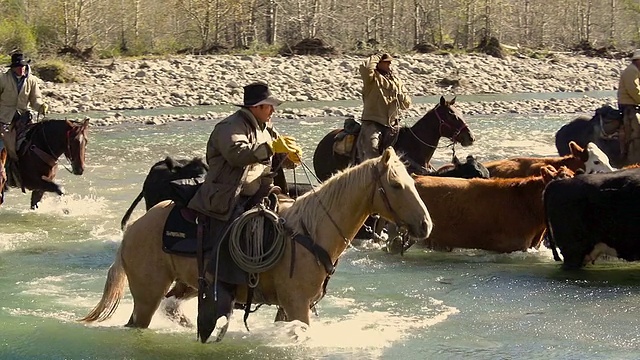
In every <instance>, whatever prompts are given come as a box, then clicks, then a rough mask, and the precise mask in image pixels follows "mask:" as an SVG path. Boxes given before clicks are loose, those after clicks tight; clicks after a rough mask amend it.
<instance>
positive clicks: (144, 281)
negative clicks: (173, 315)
mask: <svg viewBox="0 0 640 360" xmlns="http://www.w3.org/2000/svg"><path fill="white" fill-rule="evenodd" d="M127 275H129V274H127ZM128 280H129V290H131V296H132V297H133V313H131V317H130V318H129V321H128V322H127V324H126V325H125V326H127V327H136V328H148V327H149V323H151V318H152V317H153V314H154V313H155V312H156V310H158V307H159V306H160V302H161V301H162V298H163V296H164V294H165V293H166V292H167V290H169V287H170V286H171V283H172V282H173V281H172V280H171V279H170V278H169V277H165V276H161V275H160V274H158V275H156V276H155V277H135V276H133V277H131V276H130V277H129V278H128Z"/></svg>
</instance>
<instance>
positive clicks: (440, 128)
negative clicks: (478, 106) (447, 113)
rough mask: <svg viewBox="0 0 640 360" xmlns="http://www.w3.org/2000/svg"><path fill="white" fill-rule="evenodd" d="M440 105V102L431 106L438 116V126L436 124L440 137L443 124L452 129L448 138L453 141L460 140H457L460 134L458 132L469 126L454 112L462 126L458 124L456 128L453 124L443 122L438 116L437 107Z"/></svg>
mask: <svg viewBox="0 0 640 360" xmlns="http://www.w3.org/2000/svg"><path fill="white" fill-rule="evenodd" d="M439 107H440V104H438V105H436V107H435V108H433V112H435V113H436V117H437V118H438V121H440V126H438V133H440V137H442V136H443V135H442V127H443V126H447V127H448V128H449V129H451V130H453V131H454V133H453V136H451V137H449V138H448V139H450V140H451V141H453V142H456V141H457V142H460V141H459V140H458V135H460V133H461V132H462V130H464V129H467V128H469V126H468V125H467V124H466V123H465V122H464V121H462V119H460V118H459V117H458V116H457V115H456V114H455V113H454V114H453V115H454V116H455V117H456V118H457V119H458V120H460V122H462V126H460V128H458V129H456V128H454V127H453V126H451V125H450V124H449V123H447V122H445V121H444V119H443V118H442V117H441V116H440V113H438V108H439Z"/></svg>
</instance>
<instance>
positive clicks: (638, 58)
mask: <svg viewBox="0 0 640 360" xmlns="http://www.w3.org/2000/svg"><path fill="white" fill-rule="evenodd" d="M629 60H631V63H630V64H629V65H628V66H627V67H626V68H625V69H624V70H623V71H622V74H620V82H619V83H618V107H619V108H620V110H621V111H622V114H623V131H622V134H620V135H621V136H620V140H621V142H622V144H621V145H622V154H623V156H625V155H626V164H627V165H630V164H637V163H640V49H637V50H635V51H634V52H633V55H632V56H631V58H630V59H629Z"/></svg>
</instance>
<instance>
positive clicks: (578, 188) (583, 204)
mask: <svg viewBox="0 0 640 360" xmlns="http://www.w3.org/2000/svg"><path fill="white" fill-rule="evenodd" d="M544 207H545V212H546V221H547V229H548V230H549V240H550V243H551V248H552V250H553V252H554V258H555V259H556V260H557V261H560V260H561V259H560V257H559V256H558V253H557V250H556V247H557V248H559V249H560V252H561V253H562V256H563V257H564V268H565V269H577V268H581V267H582V266H584V265H585V264H586V263H588V262H593V261H595V259H596V258H597V257H598V256H599V255H600V254H603V253H605V254H608V255H613V256H617V257H620V258H622V259H625V260H628V261H635V260H639V259H640V241H639V236H640V169H638V168H635V169H627V170H620V171H615V172H611V173H603V174H584V175H578V176H576V177H574V178H572V179H562V180H558V181H554V182H551V183H549V185H548V186H547V187H546V189H545V191H544Z"/></svg>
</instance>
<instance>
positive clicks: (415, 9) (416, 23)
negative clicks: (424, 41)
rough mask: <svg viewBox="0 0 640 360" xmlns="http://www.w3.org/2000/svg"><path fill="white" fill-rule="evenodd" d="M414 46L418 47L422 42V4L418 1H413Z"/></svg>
mask: <svg viewBox="0 0 640 360" xmlns="http://www.w3.org/2000/svg"><path fill="white" fill-rule="evenodd" d="M413 19H414V20H413V44H414V45H417V44H419V43H420V42H421V39H420V3H419V2H418V0H413Z"/></svg>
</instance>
